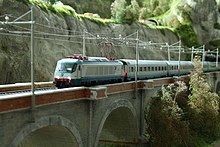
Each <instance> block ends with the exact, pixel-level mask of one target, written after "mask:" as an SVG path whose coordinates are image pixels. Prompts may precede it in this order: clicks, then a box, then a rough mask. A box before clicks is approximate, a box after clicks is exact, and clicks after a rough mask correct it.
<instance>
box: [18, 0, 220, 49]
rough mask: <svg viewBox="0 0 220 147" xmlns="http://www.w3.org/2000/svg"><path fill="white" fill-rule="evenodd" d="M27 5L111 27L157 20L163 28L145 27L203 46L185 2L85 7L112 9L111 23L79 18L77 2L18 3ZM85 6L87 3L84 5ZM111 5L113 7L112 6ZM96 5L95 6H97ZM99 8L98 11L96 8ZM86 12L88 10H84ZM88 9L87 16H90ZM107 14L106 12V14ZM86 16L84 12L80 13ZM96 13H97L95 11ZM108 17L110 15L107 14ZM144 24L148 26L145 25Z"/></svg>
mask: <svg viewBox="0 0 220 147" xmlns="http://www.w3.org/2000/svg"><path fill="white" fill-rule="evenodd" d="M18 1H23V2H24V3H27V1H28V2H29V3H32V4H35V5H37V6H39V7H40V8H41V9H42V10H44V11H45V12H47V13H55V14H57V15H58V16H60V17H65V16H73V17H75V18H77V19H79V20H81V18H85V19H89V20H90V21H93V22H95V23H97V24H101V25H106V24H108V23H122V24H132V23H133V22H139V20H147V19H152V20H157V21H158V22H159V23H160V26H156V27H155V26H153V25H150V24H145V25H146V26H148V27H151V28H156V29H159V30H161V29H162V30H161V32H162V33H163V34H164V29H166V28H168V29H170V30H172V31H174V32H175V33H176V34H177V36H179V38H180V39H181V40H182V43H183V45H185V46H188V47H191V46H199V43H198V40H197V36H196V34H195V32H194V31H193V28H192V25H191V20H190V18H189V14H190V12H191V8H190V7H189V6H187V5H184V9H183V6H181V0H175V1H174V0H164V1H161V0H143V1H141V0H111V1H108V2H107V1H101V0H95V1H94V2H93V3H94V4H95V5H94V4H91V3H90V2H88V3H86V4H82V5H85V7H86V6H88V7H89V9H88V10H90V8H91V9H95V10H98V9H102V7H103V5H105V9H106V7H108V8H109V10H110V9H111V14H110V15H111V19H103V18H100V17H99V18H97V17H95V16H93V15H99V14H93V13H90V12H88V11H87V12H88V14H92V15H89V16H87V15H83V14H77V13H76V11H75V9H77V10H78V9H79V8H78V7H76V5H77V4H75V3H76V2H72V3H73V5H72V6H73V7H74V8H75V9H73V7H71V6H69V5H64V4H62V3H58V4H56V3H55V2H57V0H18ZM80 3H83V2H80ZM110 4H111V5H110ZM93 5H94V6H93ZM95 6H96V7H97V8H94V7H95ZM82 7H83V8H84V6H82ZM86 10H87V9H86V8H85V10H84V12H86ZM103 11H104V10H103ZM173 11H176V12H177V13H178V15H179V16H181V17H182V18H183V20H182V21H180V20H178V19H177V16H175V15H174V14H173ZM80 12H82V10H80ZM91 12H95V11H91ZM105 12H106V13H107V12H108V11H105ZM142 24H144V23H143V22H142ZM215 27H216V28H219V25H218V24H216V25H215Z"/></svg>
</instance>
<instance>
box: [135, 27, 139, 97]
mask: <svg viewBox="0 0 220 147" xmlns="http://www.w3.org/2000/svg"><path fill="white" fill-rule="evenodd" d="M138 37H139V36H138V30H137V37H136V64H135V98H137V95H138V94H137V92H138V90H137V89H138V86H137V80H138V78H137V77H138V60H139V51H138V43H139V39H138Z"/></svg>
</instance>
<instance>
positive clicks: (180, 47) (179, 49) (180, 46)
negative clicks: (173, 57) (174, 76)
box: [178, 40, 181, 76]
mask: <svg viewBox="0 0 220 147" xmlns="http://www.w3.org/2000/svg"><path fill="white" fill-rule="evenodd" d="M180 58H181V40H180V41H179V59H178V75H179V76H180Z"/></svg>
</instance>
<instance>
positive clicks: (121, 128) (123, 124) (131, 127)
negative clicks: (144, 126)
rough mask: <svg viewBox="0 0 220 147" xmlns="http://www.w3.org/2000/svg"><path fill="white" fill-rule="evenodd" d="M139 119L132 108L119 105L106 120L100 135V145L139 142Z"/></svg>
mask: <svg viewBox="0 0 220 147" xmlns="http://www.w3.org/2000/svg"><path fill="white" fill-rule="evenodd" d="M137 136H138V128H137V121H136V118H135V116H134V115H133V113H132V112H131V110H130V109H129V108H127V107H119V108H117V109H115V110H113V111H112V112H111V113H110V114H109V115H108V117H107V118H106V120H105V123H104V125H103V128H102V130H101V133H100V136H99V143H98V146H105V145H112V144H117V145H119V144H121V145H122V144H124V145H132V144H138V137H137Z"/></svg>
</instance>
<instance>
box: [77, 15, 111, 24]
mask: <svg viewBox="0 0 220 147" xmlns="http://www.w3.org/2000/svg"><path fill="white" fill-rule="evenodd" d="M78 16H79V17H80V18H85V19H88V20H90V21H92V22H94V23H96V24H101V25H107V24H108V23H115V21H114V20H113V19H102V18H96V17H90V16H85V15H82V14H78Z"/></svg>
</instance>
